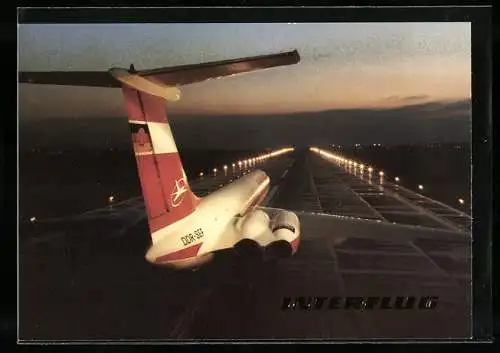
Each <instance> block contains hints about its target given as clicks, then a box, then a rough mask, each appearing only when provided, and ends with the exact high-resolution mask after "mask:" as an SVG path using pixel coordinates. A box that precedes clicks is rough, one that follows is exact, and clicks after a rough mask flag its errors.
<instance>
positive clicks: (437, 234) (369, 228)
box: [261, 207, 471, 242]
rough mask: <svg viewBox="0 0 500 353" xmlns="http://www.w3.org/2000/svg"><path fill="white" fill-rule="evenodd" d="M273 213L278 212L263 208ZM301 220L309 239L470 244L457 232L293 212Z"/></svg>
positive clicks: (467, 234) (302, 228)
mask: <svg viewBox="0 0 500 353" xmlns="http://www.w3.org/2000/svg"><path fill="white" fill-rule="evenodd" d="M261 209H262V210H264V211H266V212H268V213H273V212H276V211H278V210H279V209H276V208H269V207H261ZM293 212H295V213H296V214H297V216H298V217H299V220H300V228H301V233H302V234H303V235H304V236H307V238H308V239H311V240H312V239H314V238H316V239H319V238H322V237H324V238H329V239H336V240H337V241H339V242H341V241H342V240H345V239H348V238H366V239H377V240H381V241H389V242H408V241H413V240H416V239H432V240H439V241H452V242H453V241H470V240H471V236H470V234H469V233H467V232H455V231H451V230H445V229H437V228H430V227H424V226H414V225H406V224H396V223H389V222H378V221H374V220H366V219H360V218H354V217H344V216H336V215H331V214H322V213H311V212H301V211H293Z"/></svg>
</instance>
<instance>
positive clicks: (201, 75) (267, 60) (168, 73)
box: [18, 50, 300, 87]
mask: <svg viewBox="0 0 500 353" xmlns="http://www.w3.org/2000/svg"><path fill="white" fill-rule="evenodd" d="M299 61H300V56H299V53H298V52H297V50H294V51H290V52H285V53H279V54H270V55H260V56H253V57H246V58H240V59H233V60H223V61H213V62H207V63H201V64H193V65H182V66H173V67H164V68H158V69H152V70H142V71H141V70H139V71H136V72H134V73H135V74H137V75H139V76H143V77H154V80H156V81H160V82H161V83H163V84H166V85H170V86H180V85H187V84H192V83H197V82H202V81H205V80H208V79H214V78H221V77H224V76H232V75H238V74H242V73H246V72H251V71H256V70H262V69H267V68H272V67H277V66H285V65H292V64H296V63H298V62H299ZM18 81H19V82H20V83H34V84H49V85H69V86H89V87H121V83H120V82H119V81H118V80H116V79H115V78H113V76H111V75H110V74H109V72H108V71H46V72H42V71H21V72H19V75H18Z"/></svg>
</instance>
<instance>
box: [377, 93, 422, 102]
mask: <svg viewBox="0 0 500 353" xmlns="http://www.w3.org/2000/svg"><path fill="white" fill-rule="evenodd" d="M429 98H430V96H429V95H427V94H419V95H414V96H403V97H401V96H397V95H394V96H388V97H386V98H384V99H382V100H384V101H402V102H409V101H418V100H425V99H429Z"/></svg>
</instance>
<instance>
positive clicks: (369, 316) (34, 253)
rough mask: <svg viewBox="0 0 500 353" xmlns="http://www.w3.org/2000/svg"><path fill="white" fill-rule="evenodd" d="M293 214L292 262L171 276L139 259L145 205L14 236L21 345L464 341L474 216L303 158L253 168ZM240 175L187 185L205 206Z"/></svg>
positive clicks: (134, 203)
mask: <svg viewBox="0 0 500 353" xmlns="http://www.w3.org/2000/svg"><path fill="white" fill-rule="evenodd" d="M255 168H259V169H262V170H264V171H266V172H267V173H268V175H269V176H270V178H271V188H270V192H269V194H268V197H267V198H266V199H265V200H264V204H263V206H265V207H269V208H286V209H292V210H295V211H297V213H298V215H299V218H300V221H301V229H302V238H301V245H300V248H299V251H298V252H297V254H296V255H295V256H294V257H293V258H290V259H285V260H282V261H280V262H278V263H271V264H269V263H260V262H258V261H256V262H253V263H243V262H241V261H240V260H238V259H237V258H236V257H234V256H232V255H231V254H222V255H221V256H220V258H216V261H215V263H214V264H213V265H212V266H209V267H207V268H204V269H202V270H199V271H196V272H186V271H181V272H178V271H177V272H176V271H172V270H167V269H164V268H158V267H154V266H151V265H150V264H148V263H147V262H146V261H145V260H144V253H145V250H146V248H147V246H148V243H149V240H150V238H149V235H148V227H147V222H146V218H145V211H144V204H143V201H142V198H141V197H137V198H133V199H130V200H126V201H124V202H121V203H117V204H115V205H114V206H112V207H106V208H102V209H97V210H92V211H89V212H86V213H84V214H80V215H77V216H75V217H69V218H65V219H52V220H46V221H44V222H35V223H33V224H20V244H19V247H20V257H19V264H20V266H19V267H20V272H19V281H20V284H19V290H20V299H19V300H20V302H19V304H20V308H19V315H20V323H19V326H20V329H19V334H20V338H21V339H22V340H43V341H54V340H68V341H69V340H96V339H97V340H116V339H120V340H123V339H127V340H151V339H152V340H182V341H190V340H217V339H222V340H271V339H281V340H304V339H309V340H316V339H321V340H332V339H335V340H338V339H344V340H345V339H348V340H352V339H380V338H382V339H401V338H443V339H448V338H466V337H468V336H469V335H470V332H471V330H470V321H471V320H470V304H471V303H470V290H471V288H470V279H471V278H470V243H471V237H470V232H469V231H468V228H469V226H470V217H468V216H467V215H464V214H463V213H462V212H460V211H457V210H454V209H453V208H451V207H449V206H446V205H443V204H441V203H439V202H437V201H434V200H431V199H429V198H427V197H425V196H423V195H419V194H417V193H415V192H412V191H410V190H407V189H404V188H402V187H401V186H398V185H394V184H391V183H388V182H383V183H380V180H378V179H377V180H369V179H368V178H366V177H364V178H363V179H362V178H360V176H359V175H354V173H353V172H352V171H349V170H346V169H343V168H341V167H339V166H337V165H335V164H332V163H331V162H330V161H328V160H326V159H324V158H323V157H321V156H319V155H317V154H315V153H312V152H310V151H307V150H305V151H297V152H294V153H292V154H287V155H284V156H280V157H277V158H275V159H271V160H268V161H266V162H264V163H262V164H258V165H256V166H255ZM242 172H243V171H242V170H240V169H239V168H238V167H236V168H235V169H234V170H233V169H231V167H229V169H228V171H227V172H226V173H225V172H223V171H221V172H218V173H217V175H215V176H214V175H207V176H204V177H203V178H198V179H196V180H192V181H190V184H191V186H192V188H193V190H194V191H195V192H196V193H198V194H201V195H204V194H206V193H209V192H210V191H212V190H215V189H217V188H218V187H220V186H221V185H225V184H227V183H228V182H230V181H231V180H234V178H235V177H237V176H238V175H241V173H242ZM301 296H302V297H314V296H317V297H346V296H353V297H368V296H377V297H384V296H387V297H393V298H394V297H397V296H413V297H416V298H417V299H418V298H420V297H421V296H437V297H439V300H438V305H437V307H436V308H435V309H429V310H426V309H423V310H422V309H406V310H396V309H385V310H384V309H379V308H374V309H372V310H356V309H352V308H351V309H337V310H331V309H328V308H326V309H325V308H322V309H312V310H303V309H301V308H296V309H288V310H283V309H282V303H283V300H284V298H287V297H292V298H295V297H301Z"/></svg>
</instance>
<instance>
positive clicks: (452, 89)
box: [19, 23, 471, 117]
mask: <svg viewBox="0 0 500 353" xmlns="http://www.w3.org/2000/svg"><path fill="white" fill-rule="evenodd" d="M470 36H471V34H470V24H469V23H297V24H286V23H279V24H278V23H268V24H257V23H252V24H243V23H233V24H187V23H186V24H87V25H85V24H83V25H81V24H74V25H72V24H64V25H63V24H54V25H52V24H41V25H39V24H23V25H20V26H19V69H20V70H23V71H29V70H40V71H42V70H107V69H108V68H110V67H112V66H121V67H128V66H129V65H130V63H134V65H135V67H136V68H137V69H146V68H156V67H162V66H174V65H183V64H191V63H198V62H206V61H213V60H224V59H232V58H238V57H245V56H254V55H260V54H269V53H275V52H283V51H288V50H293V49H298V51H299V53H300V55H301V58H302V60H301V62H300V63H299V64H298V65H295V66H288V67H281V68H274V69H270V70H264V71H261V72H256V73H252V74H249V75H241V76H240V77H231V78H225V79H223V80H217V81H207V82H204V83H199V84H195V85H191V86H185V87H183V89H182V94H183V97H182V99H181V101H179V102H177V103H173V104H171V105H170V112H172V113H176V114H183V113H186V114H199V113H202V114H268V113H290V112H306V111H322V110H329V109H338V108H373V107H376V108H383V107H394V106H402V105H408V104H409V103H411V104H415V103H422V102H428V101H443V100H452V101H454V100H461V99H468V98H469V97H470V85H471V78H470V72H471V69H470V68H471V64H470ZM19 95H20V106H21V113H22V114H21V115H22V117H25V116H26V117H42V116H48V117H54V116H63V117H65V116H68V115H69V116H110V115H113V116H114V115H123V108H122V105H121V104H122V102H121V100H120V95H121V93H120V90H117V89H107V88H102V89H98V88H91V89H88V88H82V87H78V88H75V87H56V86H35V85H26V84H22V85H21V86H20V92H19Z"/></svg>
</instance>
